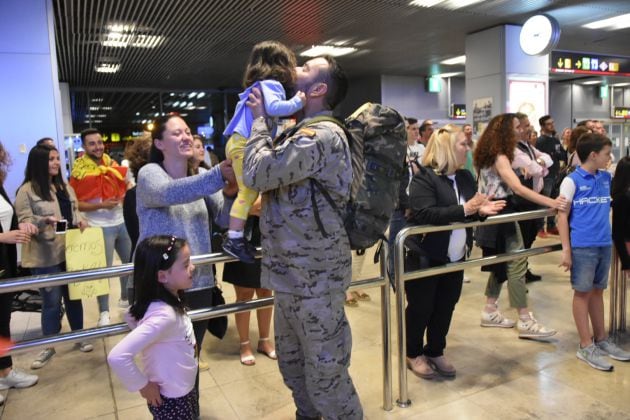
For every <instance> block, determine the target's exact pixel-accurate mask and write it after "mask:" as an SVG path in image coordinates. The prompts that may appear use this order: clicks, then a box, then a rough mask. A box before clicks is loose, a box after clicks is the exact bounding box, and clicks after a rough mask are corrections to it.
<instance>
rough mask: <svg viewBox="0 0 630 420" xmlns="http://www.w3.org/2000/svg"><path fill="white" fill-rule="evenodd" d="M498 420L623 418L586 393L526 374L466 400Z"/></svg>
mask: <svg viewBox="0 0 630 420" xmlns="http://www.w3.org/2000/svg"><path fill="white" fill-rule="evenodd" d="M467 399H468V400H469V401H472V402H474V403H475V404H476V405H479V406H480V407H482V408H484V409H486V410H488V411H489V412H491V413H493V414H494V415H495V416H496V417H497V418H501V419H521V418H549V419H551V418H559V419H604V418H618V419H621V418H627V416H628V412H627V411H622V410H618V409H616V408H614V407H611V406H610V405H607V404H605V403H604V402H602V401H600V400H597V399H595V398H593V397H592V396H591V395H589V394H588V393H585V392H582V391H578V390H576V389H574V388H571V387H568V386H566V385H564V384H562V383H561V382H559V381H556V380H554V379H552V378H551V377H549V376H546V375H528V376H524V377H521V378H518V379H516V380H514V381H511V382H508V383H506V384H503V385H501V386H497V387H494V388H492V389H489V390H487V391H484V392H481V393H479V394H476V395H474V396H471V397H468V398H467Z"/></svg>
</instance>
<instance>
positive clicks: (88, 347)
mask: <svg viewBox="0 0 630 420" xmlns="http://www.w3.org/2000/svg"><path fill="white" fill-rule="evenodd" d="M77 347H79V351H80V352H83V353H89V352H91V351H92V350H94V346H93V345H92V343H90V342H88V341H81V342H80V343H77Z"/></svg>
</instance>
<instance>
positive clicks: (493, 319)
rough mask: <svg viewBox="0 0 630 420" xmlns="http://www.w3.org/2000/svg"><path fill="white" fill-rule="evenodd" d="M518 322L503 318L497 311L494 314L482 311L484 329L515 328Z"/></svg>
mask: <svg viewBox="0 0 630 420" xmlns="http://www.w3.org/2000/svg"><path fill="white" fill-rule="evenodd" d="M515 324H516V322H514V321H512V320H511V319H508V318H506V317H504V316H503V314H502V313H501V312H499V310H498V309H497V310H496V311H494V312H489V313H488V312H486V311H481V326H482V327H497V328H514V325H515Z"/></svg>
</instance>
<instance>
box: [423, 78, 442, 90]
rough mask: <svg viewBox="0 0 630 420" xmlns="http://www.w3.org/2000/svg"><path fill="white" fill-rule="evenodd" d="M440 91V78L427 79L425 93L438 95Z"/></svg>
mask: <svg viewBox="0 0 630 420" xmlns="http://www.w3.org/2000/svg"><path fill="white" fill-rule="evenodd" d="M441 91H442V79H441V78H440V77H435V76H432V77H429V78H427V92H431V93H440V92H441Z"/></svg>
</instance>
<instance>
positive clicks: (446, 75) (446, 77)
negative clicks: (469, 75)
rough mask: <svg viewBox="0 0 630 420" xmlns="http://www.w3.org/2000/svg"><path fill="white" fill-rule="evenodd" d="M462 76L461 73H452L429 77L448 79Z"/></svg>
mask: <svg viewBox="0 0 630 420" xmlns="http://www.w3.org/2000/svg"><path fill="white" fill-rule="evenodd" d="M463 74H464V72H463V71H454V72H451V73H440V74H434V75H432V76H431V77H441V78H442V79H448V78H449V77H455V76H461V75H463Z"/></svg>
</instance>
